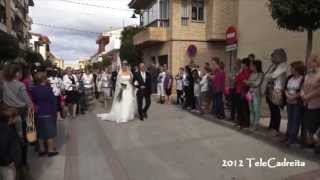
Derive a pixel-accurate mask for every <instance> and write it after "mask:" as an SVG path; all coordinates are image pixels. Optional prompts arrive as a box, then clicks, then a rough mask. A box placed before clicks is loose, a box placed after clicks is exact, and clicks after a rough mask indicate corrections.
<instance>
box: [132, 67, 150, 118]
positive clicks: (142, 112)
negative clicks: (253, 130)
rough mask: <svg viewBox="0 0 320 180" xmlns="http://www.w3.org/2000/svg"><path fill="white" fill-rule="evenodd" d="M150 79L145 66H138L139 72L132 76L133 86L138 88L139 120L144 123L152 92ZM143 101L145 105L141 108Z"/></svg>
mask: <svg viewBox="0 0 320 180" xmlns="http://www.w3.org/2000/svg"><path fill="white" fill-rule="evenodd" d="M151 81H152V79H151V75H150V74H149V73H148V72H147V71H146V68H145V64H144V63H140V64H139V71H137V72H135V73H134V75H133V85H134V86H135V87H136V88H138V92H137V103H138V112H139V118H140V120H141V121H144V118H148V114H147V112H148V109H149V107H150V105H151V92H152V90H151V89H152V82H151ZM143 100H145V105H144V107H143Z"/></svg>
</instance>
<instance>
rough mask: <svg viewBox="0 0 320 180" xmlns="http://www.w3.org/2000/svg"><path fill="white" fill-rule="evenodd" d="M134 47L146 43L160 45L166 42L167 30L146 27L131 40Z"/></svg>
mask: <svg viewBox="0 0 320 180" xmlns="http://www.w3.org/2000/svg"><path fill="white" fill-rule="evenodd" d="M133 41H134V44H135V45H144V44H148V43H161V42H166V41H168V29H167V28H158V27H147V28H145V29H144V30H143V31H141V32H139V33H138V34H136V35H135V36H134V38H133Z"/></svg>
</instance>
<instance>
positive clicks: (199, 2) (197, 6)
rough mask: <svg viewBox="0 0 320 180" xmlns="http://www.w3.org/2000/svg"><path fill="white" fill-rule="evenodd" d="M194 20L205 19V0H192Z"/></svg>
mask: <svg viewBox="0 0 320 180" xmlns="http://www.w3.org/2000/svg"><path fill="white" fill-rule="evenodd" d="M192 20H193V21H204V0H192Z"/></svg>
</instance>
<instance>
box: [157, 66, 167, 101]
mask: <svg viewBox="0 0 320 180" xmlns="http://www.w3.org/2000/svg"><path fill="white" fill-rule="evenodd" d="M159 70H160V73H159V75H158V85H157V92H158V95H159V101H158V103H160V104H163V103H164V102H165V89H164V80H165V76H166V72H165V69H164V68H163V67H162V66H160V69H159Z"/></svg>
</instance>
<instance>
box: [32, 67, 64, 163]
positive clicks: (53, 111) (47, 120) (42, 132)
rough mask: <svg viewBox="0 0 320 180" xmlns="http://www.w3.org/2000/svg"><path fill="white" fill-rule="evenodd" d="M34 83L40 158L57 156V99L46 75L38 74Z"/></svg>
mask: <svg viewBox="0 0 320 180" xmlns="http://www.w3.org/2000/svg"><path fill="white" fill-rule="evenodd" d="M34 81H35V86H34V87H33V88H32V89H31V96H32V99H33V101H34V103H35V107H36V108H35V110H36V111H35V119H36V122H37V133H38V137H39V145H40V150H39V156H44V155H48V156H49V157H52V156H56V155H58V152H56V151H55V145H54V141H53V139H54V138H55V137H56V136H57V98H56V97H55V95H54V94H53V91H52V89H51V87H50V86H49V85H48V84H47V75H46V73H44V72H38V73H36V74H35V77H34ZM46 147H47V149H46Z"/></svg>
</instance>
